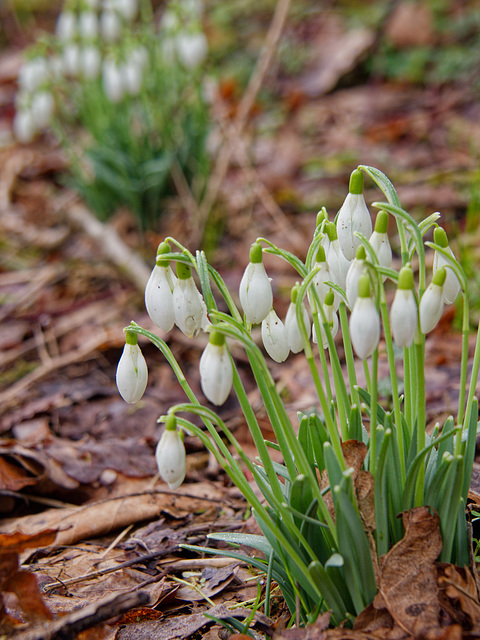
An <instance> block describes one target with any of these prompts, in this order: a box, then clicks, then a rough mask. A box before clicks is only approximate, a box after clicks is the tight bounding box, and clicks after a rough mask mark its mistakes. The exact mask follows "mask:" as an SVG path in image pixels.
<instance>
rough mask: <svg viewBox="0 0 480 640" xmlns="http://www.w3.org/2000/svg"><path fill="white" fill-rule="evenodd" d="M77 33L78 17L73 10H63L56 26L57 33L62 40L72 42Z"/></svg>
mask: <svg viewBox="0 0 480 640" xmlns="http://www.w3.org/2000/svg"><path fill="white" fill-rule="evenodd" d="M76 34H77V18H76V16H75V14H74V13H73V11H68V10H66V11H62V13H61V14H60V15H59V16H58V20H57V24H56V26H55V35H56V36H57V38H58V40H60V42H71V41H72V40H73V39H74V38H75V36H76Z"/></svg>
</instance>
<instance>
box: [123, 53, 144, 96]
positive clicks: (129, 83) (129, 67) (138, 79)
mask: <svg viewBox="0 0 480 640" xmlns="http://www.w3.org/2000/svg"><path fill="white" fill-rule="evenodd" d="M121 71H122V75H123V86H124V88H125V91H126V92H127V93H128V94H129V95H131V96H137V95H138V94H139V93H140V89H141V88H142V83H143V69H142V67H141V66H139V65H138V64H137V62H136V61H135V60H133V59H130V60H127V61H126V62H124V63H123V65H122V68H121Z"/></svg>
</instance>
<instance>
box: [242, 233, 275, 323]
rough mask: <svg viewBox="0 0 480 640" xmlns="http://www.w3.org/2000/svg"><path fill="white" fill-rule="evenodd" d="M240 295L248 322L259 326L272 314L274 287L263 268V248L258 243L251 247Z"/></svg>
mask: <svg viewBox="0 0 480 640" xmlns="http://www.w3.org/2000/svg"><path fill="white" fill-rule="evenodd" d="M239 295H240V303H241V305H242V307H243V311H244V313H245V317H246V319H247V322H250V323H251V324H259V323H260V322H262V321H263V320H264V319H265V318H266V317H267V315H268V314H269V313H270V310H271V308H272V304H273V294H272V286H271V284H270V279H269V277H268V276H267V273H266V271H265V267H264V266H263V262H262V247H261V245H260V244H259V243H258V242H255V243H254V244H252V246H251V249H250V262H249V264H248V265H247V268H246V269H245V272H244V274H243V276H242V280H241V282H240V291H239Z"/></svg>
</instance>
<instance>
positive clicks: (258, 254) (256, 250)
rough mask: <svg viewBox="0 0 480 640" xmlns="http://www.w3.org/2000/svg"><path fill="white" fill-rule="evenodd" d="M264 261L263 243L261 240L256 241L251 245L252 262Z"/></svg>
mask: <svg viewBox="0 0 480 640" xmlns="http://www.w3.org/2000/svg"><path fill="white" fill-rule="evenodd" d="M262 261H263V251H262V245H261V244H260V243H259V242H254V243H253V244H252V246H251V247H250V262H253V264H258V263H259V262H262Z"/></svg>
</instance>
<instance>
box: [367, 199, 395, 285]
mask: <svg viewBox="0 0 480 640" xmlns="http://www.w3.org/2000/svg"><path fill="white" fill-rule="evenodd" d="M387 231H388V213H387V212H386V211H383V210H382V211H379V212H378V214H377V218H376V220H375V229H374V231H373V233H372V235H371V236H370V238H369V240H368V241H369V243H370V246H371V247H372V249H373V250H374V252H375V255H376V256H377V258H378V262H379V263H380V266H381V267H387V268H390V267H391V266H392V247H391V246H390V240H389V238H388V233H387ZM385 278H386V276H382V279H383V281H385Z"/></svg>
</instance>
